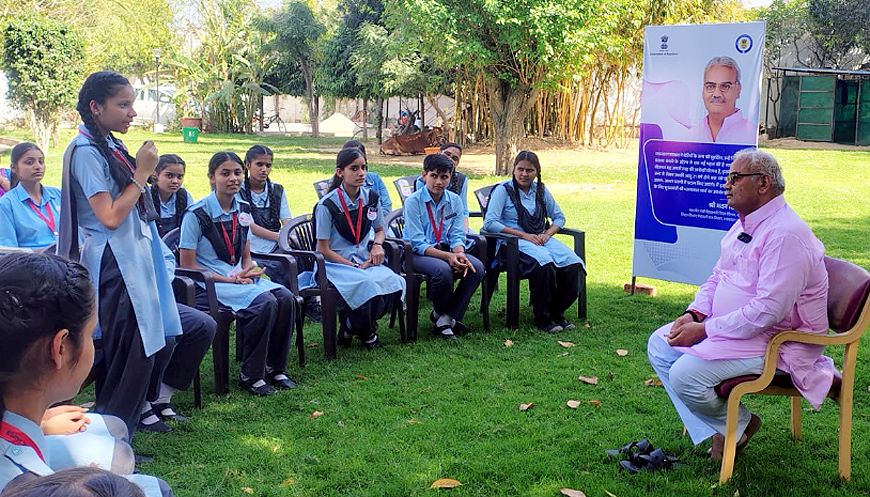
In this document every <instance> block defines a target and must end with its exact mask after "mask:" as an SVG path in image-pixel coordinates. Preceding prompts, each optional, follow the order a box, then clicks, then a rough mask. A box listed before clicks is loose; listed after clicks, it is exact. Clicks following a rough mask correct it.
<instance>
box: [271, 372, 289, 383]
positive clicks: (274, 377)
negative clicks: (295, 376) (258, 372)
mask: <svg viewBox="0 0 870 497" xmlns="http://www.w3.org/2000/svg"><path fill="white" fill-rule="evenodd" d="M272 379H273V380H278V381H281V380H289V379H290V377H289V376H287V375H286V374H284V373H281V374H276V375H275V376H273V377H272Z"/></svg>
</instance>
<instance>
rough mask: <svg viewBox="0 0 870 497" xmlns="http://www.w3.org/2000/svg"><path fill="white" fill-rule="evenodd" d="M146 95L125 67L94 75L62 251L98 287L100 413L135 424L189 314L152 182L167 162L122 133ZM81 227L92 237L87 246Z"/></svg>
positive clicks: (84, 96)
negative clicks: (150, 190)
mask: <svg viewBox="0 0 870 497" xmlns="http://www.w3.org/2000/svg"><path fill="white" fill-rule="evenodd" d="M135 97H136V94H135V92H134V91H133V87H132V86H131V85H130V82H129V81H127V79H126V78H125V77H123V76H121V75H120V74H117V73H114V72H109V71H100V72H96V73H93V74H91V75H90V76H88V78H87V79H86V80H85V83H84V85H82V89H81V91H79V99H78V103H77V105H76V110H78V112H79V115H81V118H82V122H83V124H82V126H80V127H79V130H78V133H77V134H76V136H75V137H74V138H73V140H72V142H71V143H70V145H69V147H67V150H66V152H65V154H64V170H63V190H62V204H61V214H62V216H61V217H62V223H61V229H60V236H59V239H58V254H61V255H63V256H65V257H69V258H71V259H73V260H75V259H78V258H79V256H80V257H81V261H82V264H83V265H84V266H85V267H86V268H88V271H89V272H90V276H91V280H92V281H93V283H94V286H95V287H97V297H98V303H99V309H98V315H99V328H98V331H97V334H96V335H95V337H96V340H99V344H100V351H99V353H98V355H97V360H96V362H95V366H94V368H95V373H96V394H97V396H96V406H95V410H96V411H97V412H101V413H106V414H113V415H115V416H117V417H119V418H121V419H123V420H124V422H125V423H126V424H127V428H128V430H129V432H130V433H134V432H135V430H136V426H137V424H138V421H139V417H140V415H141V414H145V413H147V412H148V411H150V409H151V406H150V404H148V402H146V400H145V396H146V389H147V387H148V377H149V376H150V375H151V372H152V369H153V368H154V360H155V357H154V356H155V354H157V353H158V352H163V353H167V352H168V351H165V352H164V351H163V349H164V346H165V344H166V340H165V337H167V336H177V335H180V334H181V322H180V320H179V318H178V310H177V308H176V306H175V299H174V297H173V292H172V282H171V279H170V278H171V275H169V274H168V272H167V271H166V270H165V267H164V260H163V252H162V248H161V246H160V244H159V238H160V235H159V233H158V232H157V226H156V224H154V223H153V222H152V221H154V220H155V219H156V218H157V216H158V215H157V212H156V210H155V209H154V204H153V202H152V199H151V196H150V195H147V194H146V188H145V183H146V182H147V180H148V178H149V177H150V176H151V173H152V172H153V171H154V167H155V166H156V165H157V160H158V155H157V148H156V147H155V146H154V143H152V142H151V141H146V142H145V143H144V144H143V145H142V146H141V147H140V149H139V151H138V152H137V153H136V158H135V159H134V158H133V157H132V156H131V155H130V154H129V153H128V152H127V148H126V147H125V146H124V144H123V143H122V142H121V141H120V140H118V139H117V138H115V137H114V136H113V135H112V132H119V133H126V132H127V130H128V129H129V128H130V123H131V122H132V121H133V118H134V117H135V116H136V111H135V110H133V101H134V100H135ZM79 233H81V236H82V238H83V240H84V243H83V245H82V250H81V254H79V250H78V239H79Z"/></svg>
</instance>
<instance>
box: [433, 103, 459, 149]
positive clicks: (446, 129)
mask: <svg viewBox="0 0 870 497" xmlns="http://www.w3.org/2000/svg"><path fill="white" fill-rule="evenodd" d="M426 100H428V101H429V105H431V106H432V108H433V109H435V112H437V113H438V116H439V117H441V122H443V123H444V135H445V136H446V137H447V141H452V140H451V137H452V136H453V135H452V133H451V131H452V129H453V127H452V126H451V125H450V121H449V120H448V119H447V114H445V113H444V111H443V110H442V109H441V107H439V106H438V101H437V100H436V99H435V98H433V97H432V95H426ZM457 109H458V107H457Z"/></svg>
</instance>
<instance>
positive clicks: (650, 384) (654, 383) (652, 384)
mask: <svg viewBox="0 0 870 497" xmlns="http://www.w3.org/2000/svg"><path fill="white" fill-rule="evenodd" d="M643 384H644V385H646V386H648V387H660V386H662V382H660V381H659V380H657V379H655V378H650V379H648V380H646V381H644V382H643Z"/></svg>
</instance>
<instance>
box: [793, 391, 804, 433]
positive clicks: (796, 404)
mask: <svg viewBox="0 0 870 497" xmlns="http://www.w3.org/2000/svg"><path fill="white" fill-rule="evenodd" d="M802 399H803V397H800V396H798V397H792V398H791V437H792V438H794V439H795V440H800V439H801V400H802Z"/></svg>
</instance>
